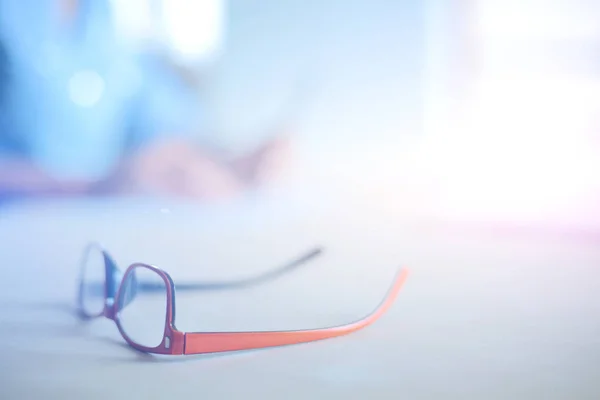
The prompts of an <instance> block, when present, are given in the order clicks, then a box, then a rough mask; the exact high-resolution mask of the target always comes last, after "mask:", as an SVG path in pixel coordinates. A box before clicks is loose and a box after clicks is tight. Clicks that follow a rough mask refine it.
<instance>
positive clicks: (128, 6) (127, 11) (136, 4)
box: [110, 0, 156, 42]
mask: <svg viewBox="0 0 600 400" xmlns="http://www.w3.org/2000/svg"><path fill="white" fill-rule="evenodd" d="M110 3H111V9H112V12H113V18H114V21H115V27H116V29H117V33H118V35H119V38H120V39H121V40H126V41H141V42H143V41H146V40H150V39H152V38H153V37H154V36H155V34H156V32H155V30H156V29H155V26H154V21H153V16H152V12H151V9H150V4H149V1H148V0H110Z"/></svg>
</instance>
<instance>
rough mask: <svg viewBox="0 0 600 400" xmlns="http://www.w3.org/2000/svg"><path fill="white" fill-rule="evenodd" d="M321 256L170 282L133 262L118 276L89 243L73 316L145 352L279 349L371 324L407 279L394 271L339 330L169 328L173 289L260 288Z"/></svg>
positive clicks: (172, 317) (111, 263) (172, 316)
mask: <svg viewBox="0 0 600 400" xmlns="http://www.w3.org/2000/svg"><path fill="white" fill-rule="evenodd" d="M321 253H322V250H321V249H319V248H316V249H313V250H311V251H309V252H307V253H306V254H304V255H303V256H301V257H299V258H297V259H295V260H293V261H292V262H290V263H288V264H286V265H284V266H282V267H279V268H276V269H273V270H270V271H268V272H266V273H263V274H260V275H258V276H254V277H250V278H245V279H240V280H235V281H228V282H198V283H185V284H174V283H173V280H172V279H171V276H170V275H169V274H168V273H167V272H165V271H163V270H161V269H159V268H157V267H155V266H152V265H148V264H143V263H134V264H132V265H130V266H129V267H128V268H127V270H125V273H124V274H121V272H120V271H119V269H118V268H117V265H116V263H115V262H114V260H113V258H112V257H111V256H110V255H109V254H108V252H107V251H106V250H104V249H103V248H102V247H101V246H99V245H98V244H91V245H89V246H88V247H87V248H86V251H85V252H84V258H83V260H82V266H81V277H80V282H79V293H78V306H79V315H80V316H81V317H82V318H83V319H92V318H97V317H102V316H104V317H107V318H109V319H112V320H113V321H115V323H116V324H117V327H118V329H119V331H120V332H121V335H122V336H123V338H124V339H125V340H126V341H127V343H128V344H129V345H131V346H132V347H133V348H135V349H137V350H139V351H143V352H147V353H155V354H172V355H181V354H186V355H187V354H203V353H216V352H224V351H237V350H249V349H258V348H265V347H275V346H284V345H290V344H299V343H305V342H312V341H316V340H323V339H328V338H333V337H336V336H342V335H346V334H349V333H352V332H354V331H357V330H359V329H362V328H364V327H366V326H368V325H370V324H372V323H373V322H375V321H376V320H377V319H378V318H379V317H380V316H381V315H382V314H383V313H384V312H385V311H386V310H387V309H388V308H389V307H390V306H391V304H392V303H393V301H394V299H395V298H396V296H397V294H398V292H399V291H400V288H401V287H402V285H403V283H404V281H405V280H406V277H407V275H408V272H407V271H406V270H404V269H401V270H399V271H398V273H397V275H396V278H395V280H394V283H393V284H392V286H391V288H390V289H389V291H388V294H387V295H386V297H385V298H384V300H383V301H382V302H381V304H380V305H379V306H378V307H377V308H376V309H375V310H374V311H373V312H372V313H371V314H370V315H368V316H366V317H364V318H362V319H360V320H358V321H355V322H352V323H349V324H345V325H341V326H335V327H330V328H320V329H310V330H293V331H272V332H182V331H179V330H177V328H176V327H175V289H177V290H179V291H189V290H228V289H238V288H243V287H248V286H253V285H257V284H262V283H265V282H267V281H270V280H273V279H276V278H278V277H280V276H282V275H284V274H287V273H289V272H291V271H293V270H294V269H297V268H298V267H300V266H302V265H305V264H306V263H307V262H308V261H310V260H312V259H313V258H315V257H317V256H319V255H320V254H321Z"/></svg>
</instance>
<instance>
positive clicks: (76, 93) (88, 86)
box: [69, 70, 105, 107]
mask: <svg viewBox="0 0 600 400" xmlns="http://www.w3.org/2000/svg"><path fill="white" fill-rule="evenodd" d="M104 89H105V84H104V79H102V77H101V76H100V75H99V74H98V73H97V72H96V71H93V70H81V71H78V72H76V73H75V74H73V75H72V76H71V79H69V97H70V99H71V101H72V102H73V103H75V104H77V105H78V106H80V107H92V106H94V105H96V104H97V103H98V102H99V101H100V99H101V98H102V95H103V94H104Z"/></svg>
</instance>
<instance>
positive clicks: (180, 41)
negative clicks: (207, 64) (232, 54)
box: [162, 0, 224, 62]
mask: <svg viewBox="0 0 600 400" xmlns="http://www.w3.org/2000/svg"><path fill="white" fill-rule="evenodd" d="M223 13H224V2H223V1H222V0H163V2H162V19H163V28H164V31H165V32H164V33H165V35H166V40H167V44H168V46H169V47H170V48H171V50H172V52H173V53H174V54H173V56H174V57H176V58H178V59H179V60H180V61H184V62H190V61H191V62H195V61H201V60H203V59H206V58H210V57H211V56H212V55H213V54H214V53H215V52H216V51H218V49H219V47H220V46H221V40H222V35H223Z"/></svg>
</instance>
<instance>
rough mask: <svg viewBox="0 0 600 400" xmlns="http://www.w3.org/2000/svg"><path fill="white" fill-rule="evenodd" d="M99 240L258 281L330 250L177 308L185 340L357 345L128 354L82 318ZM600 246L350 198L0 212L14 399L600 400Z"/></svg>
mask: <svg viewBox="0 0 600 400" xmlns="http://www.w3.org/2000/svg"><path fill="white" fill-rule="evenodd" d="M89 240H99V241H101V242H102V243H103V244H104V245H105V246H106V247H107V248H108V249H109V250H110V251H111V252H112V254H113V256H114V257H115V258H116V259H117V261H118V263H119V264H120V265H121V267H122V268H124V267H126V266H127V265H128V263H130V262H133V261H144V262H148V263H151V264H155V265H157V266H160V267H162V268H164V269H165V270H168V271H169V272H170V273H171V275H172V276H173V278H174V279H175V280H176V281H187V280H199V279H200V280H201V279H220V278H223V279H226V278H232V277H239V276H244V275H251V274H252V273H257V272H260V271H262V270H265V269H268V268H269V267H272V266H276V265H277V264H279V263H281V262H284V261H286V260H287V259H289V258H290V257H293V256H294V255H296V254H298V253H300V252H302V251H303V250H304V249H307V248H308V247H310V246H312V245H314V244H321V245H324V246H325V247H326V249H327V250H326V252H325V254H324V255H323V256H322V257H321V258H320V259H319V260H317V261H315V262H314V264H313V265H311V266H307V267H306V268H304V269H302V270H301V271H298V272H297V273H295V274H292V275H289V276H287V277H285V278H282V279H280V280H278V281H277V282H273V283H270V284H267V285H264V286H261V287H257V288H253V289H248V290H240V291H238V292H228V293H204V294H202V293H200V294H194V295H186V296H181V298H179V297H178V303H177V313H178V327H179V328H181V329H185V330H233V329H247V330H260V329H293V328H314V327H317V326H321V325H330V324H337V323H341V322H345V321H350V320H353V319H355V318H357V317H360V316H361V315H362V314H364V313H366V312H368V311H369V310H370V309H371V308H372V307H374V306H375V305H376V304H377V303H378V301H379V300H380V298H381V296H382V295H383V294H384V293H385V290H386V288H387V286H388V284H389V281H390V279H391V278H392V276H393V274H394V272H395V269H396V267H397V266H399V265H400V264H403V265H407V266H409V267H410V269H411V275H410V277H409V279H408V281H407V283H406V285H405V287H404V289H403V291H402V292H401V294H400V296H399V297H398V299H397V301H396V303H395V305H394V306H393V307H392V309H391V310H390V312H389V313H388V314H387V315H385V316H384V317H383V318H382V319H381V320H379V321H378V322H376V323H375V324H374V325H373V326H371V327H369V328H367V329H365V330H363V331H360V332H358V333H355V334H352V335H349V336H346V337H342V338H337V339H332V340H326V341H321V342H316V343H310V344H303V345H297V346H287V347H281V348H274V349H266V350H259V351H250V352H236V353H228V354H220V355H204V356H187V357H164V356H147V355H142V354H140V353H137V352H134V351H132V350H130V349H129V348H128V347H127V346H126V345H125V344H124V341H123V340H122V339H121V337H120V335H119V333H118V331H117V329H116V326H114V324H113V323H112V322H111V321H109V320H106V319H104V320H98V321H96V322H93V323H90V324H82V323H81V322H80V321H78V320H77V319H76V318H75V317H74V316H73V314H72V306H73V303H74V302H73V299H74V296H75V279H76V276H77V261H78V259H79V257H80V254H81V250H82V248H83V246H84V245H85V243H86V242H88V241H89ZM599 261H600V250H598V245H597V242H596V243H594V241H593V240H592V241H578V240H570V239H569V240H567V239H561V240H559V239H552V238H527V237H519V238H511V237H509V236H490V235H476V234H473V235H466V234H463V235H456V234H454V235H452V234H449V233H448V232H445V233H444V232H442V230H437V229H435V228H434V227H432V226H431V225H430V226H428V227H425V226H421V225H419V224H418V223H416V222H415V221H409V220H406V219H404V218H402V217H400V216H393V215H392V214H390V213H387V212H381V210H378V209H377V207H371V208H369V207H354V206H353V205H352V203H351V202H350V203H341V202H330V203H328V202H325V201H319V202H311V201H308V200H306V199H303V200H302V201H299V200H298V201H288V200H281V199H270V200H265V199H254V200H253V201H250V200H245V201H241V202H238V203H234V204H229V205H222V206H210V207H208V206H207V207H203V208H199V207H194V206H191V205H185V204H179V203H172V202H171V203H169V202H166V201H157V200H155V201H145V200H144V201H143V200H110V201H106V202H97V201H65V202H58V201H55V202H40V203H32V204H20V205H14V206H7V207H5V208H4V209H0V266H1V267H0V268H1V269H0V270H1V272H2V279H1V282H0V289H1V292H0V303H1V304H2V307H1V308H0V309H1V312H0V398H2V399H121V398H124V399H138V398H139V399H167V398H168V399H176V398H186V399H191V398H194V399H197V398H202V399H238V398H239V399H282V398H289V399H338V398H339V399H342V398H343V399H348V398H350V399H395V400H396V399H411V400H414V399H580V400H581V399H598V398H600V358H599V356H600V322H599V316H600V297H599V296H598V293H599V292H600V268H599V267H600V263H599Z"/></svg>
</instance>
